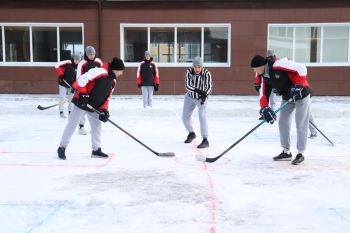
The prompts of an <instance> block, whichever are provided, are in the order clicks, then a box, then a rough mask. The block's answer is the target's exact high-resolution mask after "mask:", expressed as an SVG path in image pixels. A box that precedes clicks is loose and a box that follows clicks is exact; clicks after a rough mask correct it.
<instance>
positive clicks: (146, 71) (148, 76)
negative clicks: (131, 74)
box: [137, 58, 159, 86]
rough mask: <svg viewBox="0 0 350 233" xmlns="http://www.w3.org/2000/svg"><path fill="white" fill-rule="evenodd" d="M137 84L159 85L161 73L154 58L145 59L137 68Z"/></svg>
mask: <svg viewBox="0 0 350 233" xmlns="http://www.w3.org/2000/svg"><path fill="white" fill-rule="evenodd" d="M137 84H140V85H141V86H154V85H156V84H158V85H159V73H158V68H157V66H156V63H154V61H153V59H152V58H151V59H150V60H146V59H145V60H143V61H142V62H141V63H140V65H139V68H138V69H137Z"/></svg>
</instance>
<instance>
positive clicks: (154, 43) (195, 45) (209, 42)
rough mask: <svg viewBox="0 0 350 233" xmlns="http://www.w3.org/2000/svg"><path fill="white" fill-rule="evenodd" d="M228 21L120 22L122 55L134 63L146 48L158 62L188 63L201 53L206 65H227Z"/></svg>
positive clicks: (141, 58) (229, 36) (141, 56)
mask: <svg viewBox="0 0 350 233" xmlns="http://www.w3.org/2000/svg"><path fill="white" fill-rule="evenodd" d="M230 47H231V26H230V24H204V25H203V24H121V26H120V48H121V57H122V58H123V59H124V61H125V64H126V65H127V66H137V65H138V64H139V62H141V61H142V60H143V59H144V53H145V51H146V50H149V51H150V52H151V56H152V57H153V60H154V61H155V62H157V65H158V66H163V67H187V66H190V65H191V62H192V60H193V58H195V57H196V56H200V57H202V58H203V60H204V64H205V65H206V66H216V67H229V66H230V63H231V61H230V51H231V48H230Z"/></svg>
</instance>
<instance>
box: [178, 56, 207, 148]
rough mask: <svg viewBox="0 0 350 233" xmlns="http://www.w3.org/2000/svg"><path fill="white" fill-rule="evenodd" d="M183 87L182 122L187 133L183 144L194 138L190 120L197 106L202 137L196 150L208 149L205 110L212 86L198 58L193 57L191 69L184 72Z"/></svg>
mask: <svg viewBox="0 0 350 233" xmlns="http://www.w3.org/2000/svg"><path fill="white" fill-rule="evenodd" d="M185 87H186V90H187V92H186V94H185V98H184V105H183V111H182V122H183V124H184V125H185V128H186V130H187V131H188V133H189V134H188V135H187V138H186V140H185V143H191V142H192V141H193V139H195V138H196V134H195V133H194V130H193V125H192V121H191V118H192V113H193V110H194V109H195V107H196V106H197V108H198V114H199V123H200V130H201V136H202V137H203V140H202V142H201V143H200V144H199V145H198V146H197V148H206V147H209V141H208V123H207V115H206V109H207V105H208V96H209V95H210V94H211V92H212V87H213V84H212V78H211V74H210V72H209V70H207V69H206V68H204V67H203V61H202V59H201V58H200V57H195V58H194V59H193V62H192V67H191V68H189V69H188V70H187V71H186V77H185Z"/></svg>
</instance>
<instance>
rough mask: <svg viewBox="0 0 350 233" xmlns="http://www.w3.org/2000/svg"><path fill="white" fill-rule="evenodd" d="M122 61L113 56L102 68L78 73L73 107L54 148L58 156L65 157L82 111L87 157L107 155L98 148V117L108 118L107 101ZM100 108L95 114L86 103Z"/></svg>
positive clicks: (118, 75)
mask: <svg viewBox="0 0 350 233" xmlns="http://www.w3.org/2000/svg"><path fill="white" fill-rule="evenodd" d="M123 70H124V63H123V61H122V60H121V59H119V58H117V57H114V58H113V59H112V61H111V62H110V63H109V64H105V65H104V66H103V67H102V68H92V69H90V70H89V71H88V72H86V73H85V74H83V75H81V76H80V78H79V80H78V81H77V91H76V93H75V95H74V97H73V100H72V102H73V104H74V105H73V109H72V112H71V114H70V117H69V118H68V122H67V125H66V127H65V129H64V131H63V135H62V138H61V142H60V145H59V147H58V149H57V153H58V157H59V158H60V159H63V160H65V159H66V154H65V150H66V148H67V146H68V144H69V142H70V139H71V137H72V135H73V132H74V130H75V128H76V127H77V125H78V124H79V120H80V119H81V117H82V116H83V115H84V114H85V113H86V115H87V117H88V119H89V122H90V126H91V139H92V140H91V141H92V154H91V157H96V158H108V155H107V154H105V153H103V152H102V151H101V121H103V122H107V120H108V118H109V112H108V102H109V99H110V97H111V95H112V93H113V90H114V86H115V84H116V78H117V77H120V76H121V75H122V74H123ZM88 104H89V105H91V106H92V107H93V108H95V109H97V110H99V111H100V113H101V114H98V113H96V112H94V111H93V110H91V109H90V108H89V107H88V106H87V105H88Z"/></svg>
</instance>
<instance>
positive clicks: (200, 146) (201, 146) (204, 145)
mask: <svg viewBox="0 0 350 233" xmlns="http://www.w3.org/2000/svg"><path fill="white" fill-rule="evenodd" d="M207 147H209V142H208V140H207V139H206V138H203V141H202V142H201V144H199V145H198V146H197V148H207Z"/></svg>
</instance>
